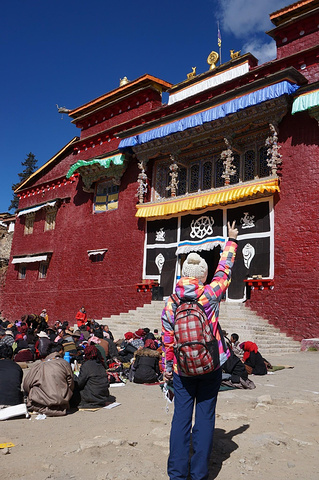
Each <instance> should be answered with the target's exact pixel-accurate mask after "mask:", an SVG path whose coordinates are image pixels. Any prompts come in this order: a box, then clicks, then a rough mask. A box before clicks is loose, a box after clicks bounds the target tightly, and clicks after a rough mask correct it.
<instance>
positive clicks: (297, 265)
mask: <svg viewBox="0 0 319 480" xmlns="http://www.w3.org/2000/svg"><path fill="white" fill-rule="evenodd" d="M279 129H280V136H279V141H280V143H281V145H282V148H281V150H280V153H281V154H282V181H281V184H280V190H281V192H280V200H279V201H278V202H277V204H276V206H275V275H274V279H275V289H274V290H273V291H266V290H264V291H258V290H253V291H252V294H251V300H250V301H249V302H247V304H249V306H250V307H251V308H252V309H253V310H256V311H257V312H258V314H260V315H261V316H263V317H264V318H267V319H269V321H270V322H271V323H273V324H274V325H276V326H277V327H279V328H280V329H281V330H282V331H284V332H286V333H288V334H289V335H291V336H293V337H294V338H295V339H297V340H300V339H302V338H313V337H319V273H318V243H319V228H318V210H317V201H318V192H319V164H318V155H319V137H318V124H317V122H316V121H315V120H314V119H312V118H310V117H309V115H308V114H306V113H299V114H296V115H294V116H293V117H292V116H287V117H286V118H285V119H284V120H283V122H282V123H281V125H280V127H279ZM301 318H302V320H301Z"/></svg>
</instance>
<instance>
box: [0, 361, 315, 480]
mask: <svg viewBox="0 0 319 480" xmlns="http://www.w3.org/2000/svg"><path fill="white" fill-rule="evenodd" d="M268 360H269V361H270V362H271V363H272V364H273V365H292V366H294V368H293V369H285V370H280V371H277V372H275V373H274V374H270V375H266V376H264V377H254V376H252V377H251V378H252V380H253V381H254V382H255V384H256V389H255V390H249V391H248V390H229V391H223V392H220V394H219V397H218V404H217V420H216V430H215V439H214V449H213V453H212V456H211V462H210V475H209V480H211V479H215V478H218V479H220V480H226V479H227V480H238V479H241V478H245V477H249V478H255V479H258V480H269V479H271V480H278V479H288V480H290V479H298V480H299V479H300V480H301V479H306V480H317V479H318V478H319V473H318V470H319V453H318V452H319V448H318V447H319V383H318V380H319V374H318V362H319V353H318V352H300V353H298V354H294V355H288V354H285V355H281V356H276V357H275V356H273V357H270V358H269V359H268ZM111 393H112V394H113V395H115V396H116V401H117V402H119V403H120V404H121V405H120V406H118V407H116V408H113V409H111V410H107V409H101V410H98V411H95V412H91V411H78V412H75V413H73V414H70V415H67V416H66V417H60V418H46V419H44V420H36V416H35V415H32V416H31V419H29V420H27V419H12V420H7V421H2V422H0V443H5V442H12V443H14V444H15V447H12V448H10V449H9V450H6V449H2V450H0V474H1V480H33V479H37V480H46V479H52V480H71V479H75V480H87V479H88V478H92V479H95V480H132V479H139V480H142V479H148V480H155V479H156V480H161V479H167V478H168V477H167V474H166V462H167V455H168V444H169V432H170V423H171V418H172V414H173V405H170V407H169V412H168V413H167V412H166V401H165V400H164V398H163V396H162V392H161V389H160V387H159V386H147V385H135V384H132V383H127V384H126V385H125V386H123V387H117V388H112V389H111ZM195 480H196V479H195Z"/></svg>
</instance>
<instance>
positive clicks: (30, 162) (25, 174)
mask: <svg viewBox="0 0 319 480" xmlns="http://www.w3.org/2000/svg"><path fill="white" fill-rule="evenodd" d="M37 162H38V160H37V159H36V158H35V155H34V154H33V153H31V152H30V153H29V154H28V155H27V158H26V159H25V160H24V162H21V165H22V166H23V167H25V168H24V170H23V171H22V172H21V173H18V176H19V178H20V182H18V183H14V184H13V185H12V190H13V191H14V190H15V189H16V188H18V186H19V185H20V184H21V183H22V182H24V181H25V180H26V179H27V178H29V177H30V175H32V173H34V172H35V171H36V170H37V168H38V167H37ZM18 205H19V198H18V196H17V195H16V194H15V193H13V199H12V200H11V203H10V206H9V210H17V208H18Z"/></svg>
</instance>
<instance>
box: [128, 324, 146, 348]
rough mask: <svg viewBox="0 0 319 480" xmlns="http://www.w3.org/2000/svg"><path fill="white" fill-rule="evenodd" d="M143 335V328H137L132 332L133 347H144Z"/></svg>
mask: <svg viewBox="0 0 319 480" xmlns="http://www.w3.org/2000/svg"><path fill="white" fill-rule="evenodd" d="M144 336H145V332H144V329H143V328H139V329H138V330H136V332H134V338H133V339H132V341H131V343H132V345H133V347H135V348H140V347H142V348H143V347H144Z"/></svg>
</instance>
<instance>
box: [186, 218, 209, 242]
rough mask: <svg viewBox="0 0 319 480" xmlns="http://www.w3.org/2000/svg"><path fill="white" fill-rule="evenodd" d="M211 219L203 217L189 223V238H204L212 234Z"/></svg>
mask: <svg viewBox="0 0 319 480" xmlns="http://www.w3.org/2000/svg"><path fill="white" fill-rule="evenodd" d="M213 225H214V219H213V217H207V216H203V217H200V218H198V219H197V220H193V221H192V223H191V233H190V236H191V238H200V239H202V238H204V237H206V235H212V234H213Z"/></svg>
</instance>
